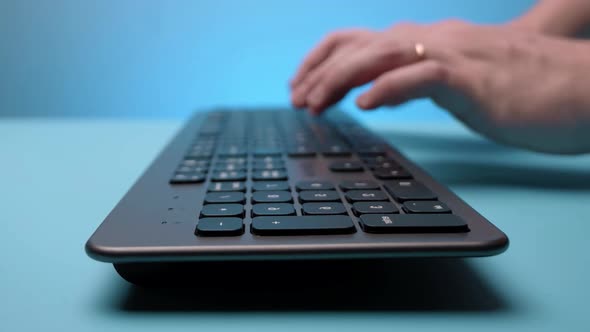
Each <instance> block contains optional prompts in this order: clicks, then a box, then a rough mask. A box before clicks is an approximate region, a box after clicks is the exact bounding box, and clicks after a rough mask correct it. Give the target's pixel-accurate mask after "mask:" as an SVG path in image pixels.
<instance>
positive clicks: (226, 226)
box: [195, 218, 244, 236]
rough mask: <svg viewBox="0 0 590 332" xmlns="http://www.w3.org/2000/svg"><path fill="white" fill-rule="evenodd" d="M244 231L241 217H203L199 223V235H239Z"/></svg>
mask: <svg viewBox="0 0 590 332" xmlns="http://www.w3.org/2000/svg"><path fill="white" fill-rule="evenodd" d="M242 233H244V222H243V221H242V219H240V218H202V219H199V222H198V223H197V229H196V230H195V234H197V235H198V236H237V235H242Z"/></svg>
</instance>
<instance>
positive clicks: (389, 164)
mask: <svg viewBox="0 0 590 332" xmlns="http://www.w3.org/2000/svg"><path fill="white" fill-rule="evenodd" d="M367 165H368V166H369V168H370V169H377V168H379V169H401V168H402V167H401V166H400V165H399V164H398V163H397V162H394V161H383V162H375V163H367Z"/></svg>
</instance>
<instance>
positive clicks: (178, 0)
mask: <svg viewBox="0 0 590 332" xmlns="http://www.w3.org/2000/svg"><path fill="white" fill-rule="evenodd" d="M533 3H534V1H533V0H496V1H472V0H439V1H435V0H414V1H399V0H398V1H395V0H388V1H384V0H363V1H350V0H324V1H319V0H315V1H314V0H297V1H276V0H275V1H271V0H243V1H240V0H233V1H232V0H214V1H213V0H207V1H182V0H173V1H154V0H145V1H139V0H127V1H114V0H110V1H98V0H92V1H80V0H0V43H1V44H0V45H1V47H0V73H1V75H0V116H82V117H97V116H117V117H119V116H123V117H158V118H159V117H173V118H178V117H185V116H187V115H188V114H189V113H190V112H191V111H192V110H193V109H195V108H202V107H209V106H214V105H219V104H224V105H226V104H229V105H253V106H256V105H262V104H272V105H275V104H276V105H284V104H286V103H287V102H288V90H287V83H286V82H287V80H288V79H289V77H290V76H291V75H292V73H293V72H294V70H295V68H296V66H297V64H298V63H299V61H300V59H301V58H302V57H303V56H304V55H305V53H306V52H307V51H308V50H309V49H310V48H311V47H312V46H313V45H314V44H315V43H316V42H318V40H320V39H321V37H322V36H324V35H325V34H327V33H328V32H329V31H332V30H334V29H337V28H342V27H355V26H356V27H372V28H384V27H387V26H389V25H391V24H393V23H395V22H399V21H418V22H432V21H437V20H442V19H446V18H451V17H457V18H463V19H467V20H471V21H475V22H481V23H496V22H503V21H506V20H509V19H511V18H513V17H515V16H516V15H518V14H520V13H522V12H523V11H525V10H526V8H527V7H529V6H531V5H532V4H533ZM344 106H345V108H346V109H354V105H353V103H352V98H348V99H347V100H346V101H345V102H344ZM407 107H412V110H411V111H408V112H402V113H401V114H400V115H396V117H400V118H404V119H423V118H426V117H428V118H429V119H431V120H432V119H434V120H439V119H447V118H448V117H447V116H446V114H445V113H444V112H440V111H438V110H436V109H435V107H434V106H432V105H431V104H430V103H427V102H420V103H419V104H418V105H416V104H414V105H413V106H406V108H407ZM380 114H383V113H380ZM377 116H383V115H377Z"/></svg>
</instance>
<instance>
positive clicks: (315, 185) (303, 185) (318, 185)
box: [295, 181, 334, 191]
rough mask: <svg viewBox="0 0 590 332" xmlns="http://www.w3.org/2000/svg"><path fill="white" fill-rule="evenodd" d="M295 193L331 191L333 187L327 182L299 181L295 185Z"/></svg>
mask: <svg viewBox="0 0 590 332" xmlns="http://www.w3.org/2000/svg"><path fill="white" fill-rule="evenodd" d="M295 188H297V191H301V190H331V189H334V185H333V184H332V183H330V182H327V181H301V182H298V183H297V184H296V185H295Z"/></svg>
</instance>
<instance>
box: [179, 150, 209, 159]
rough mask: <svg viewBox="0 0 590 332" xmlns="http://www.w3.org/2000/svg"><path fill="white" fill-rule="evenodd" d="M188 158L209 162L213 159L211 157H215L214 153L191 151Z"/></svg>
mask: <svg viewBox="0 0 590 332" xmlns="http://www.w3.org/2000/svg"><path fill="white" fill-rule="evenodd" d="M185 157H187V158H191V159H206V160H209V159H211V157H213V152H209V151H206V152H194V151H190V152H189V153H187V154H186V156H185Z"/></svg>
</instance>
